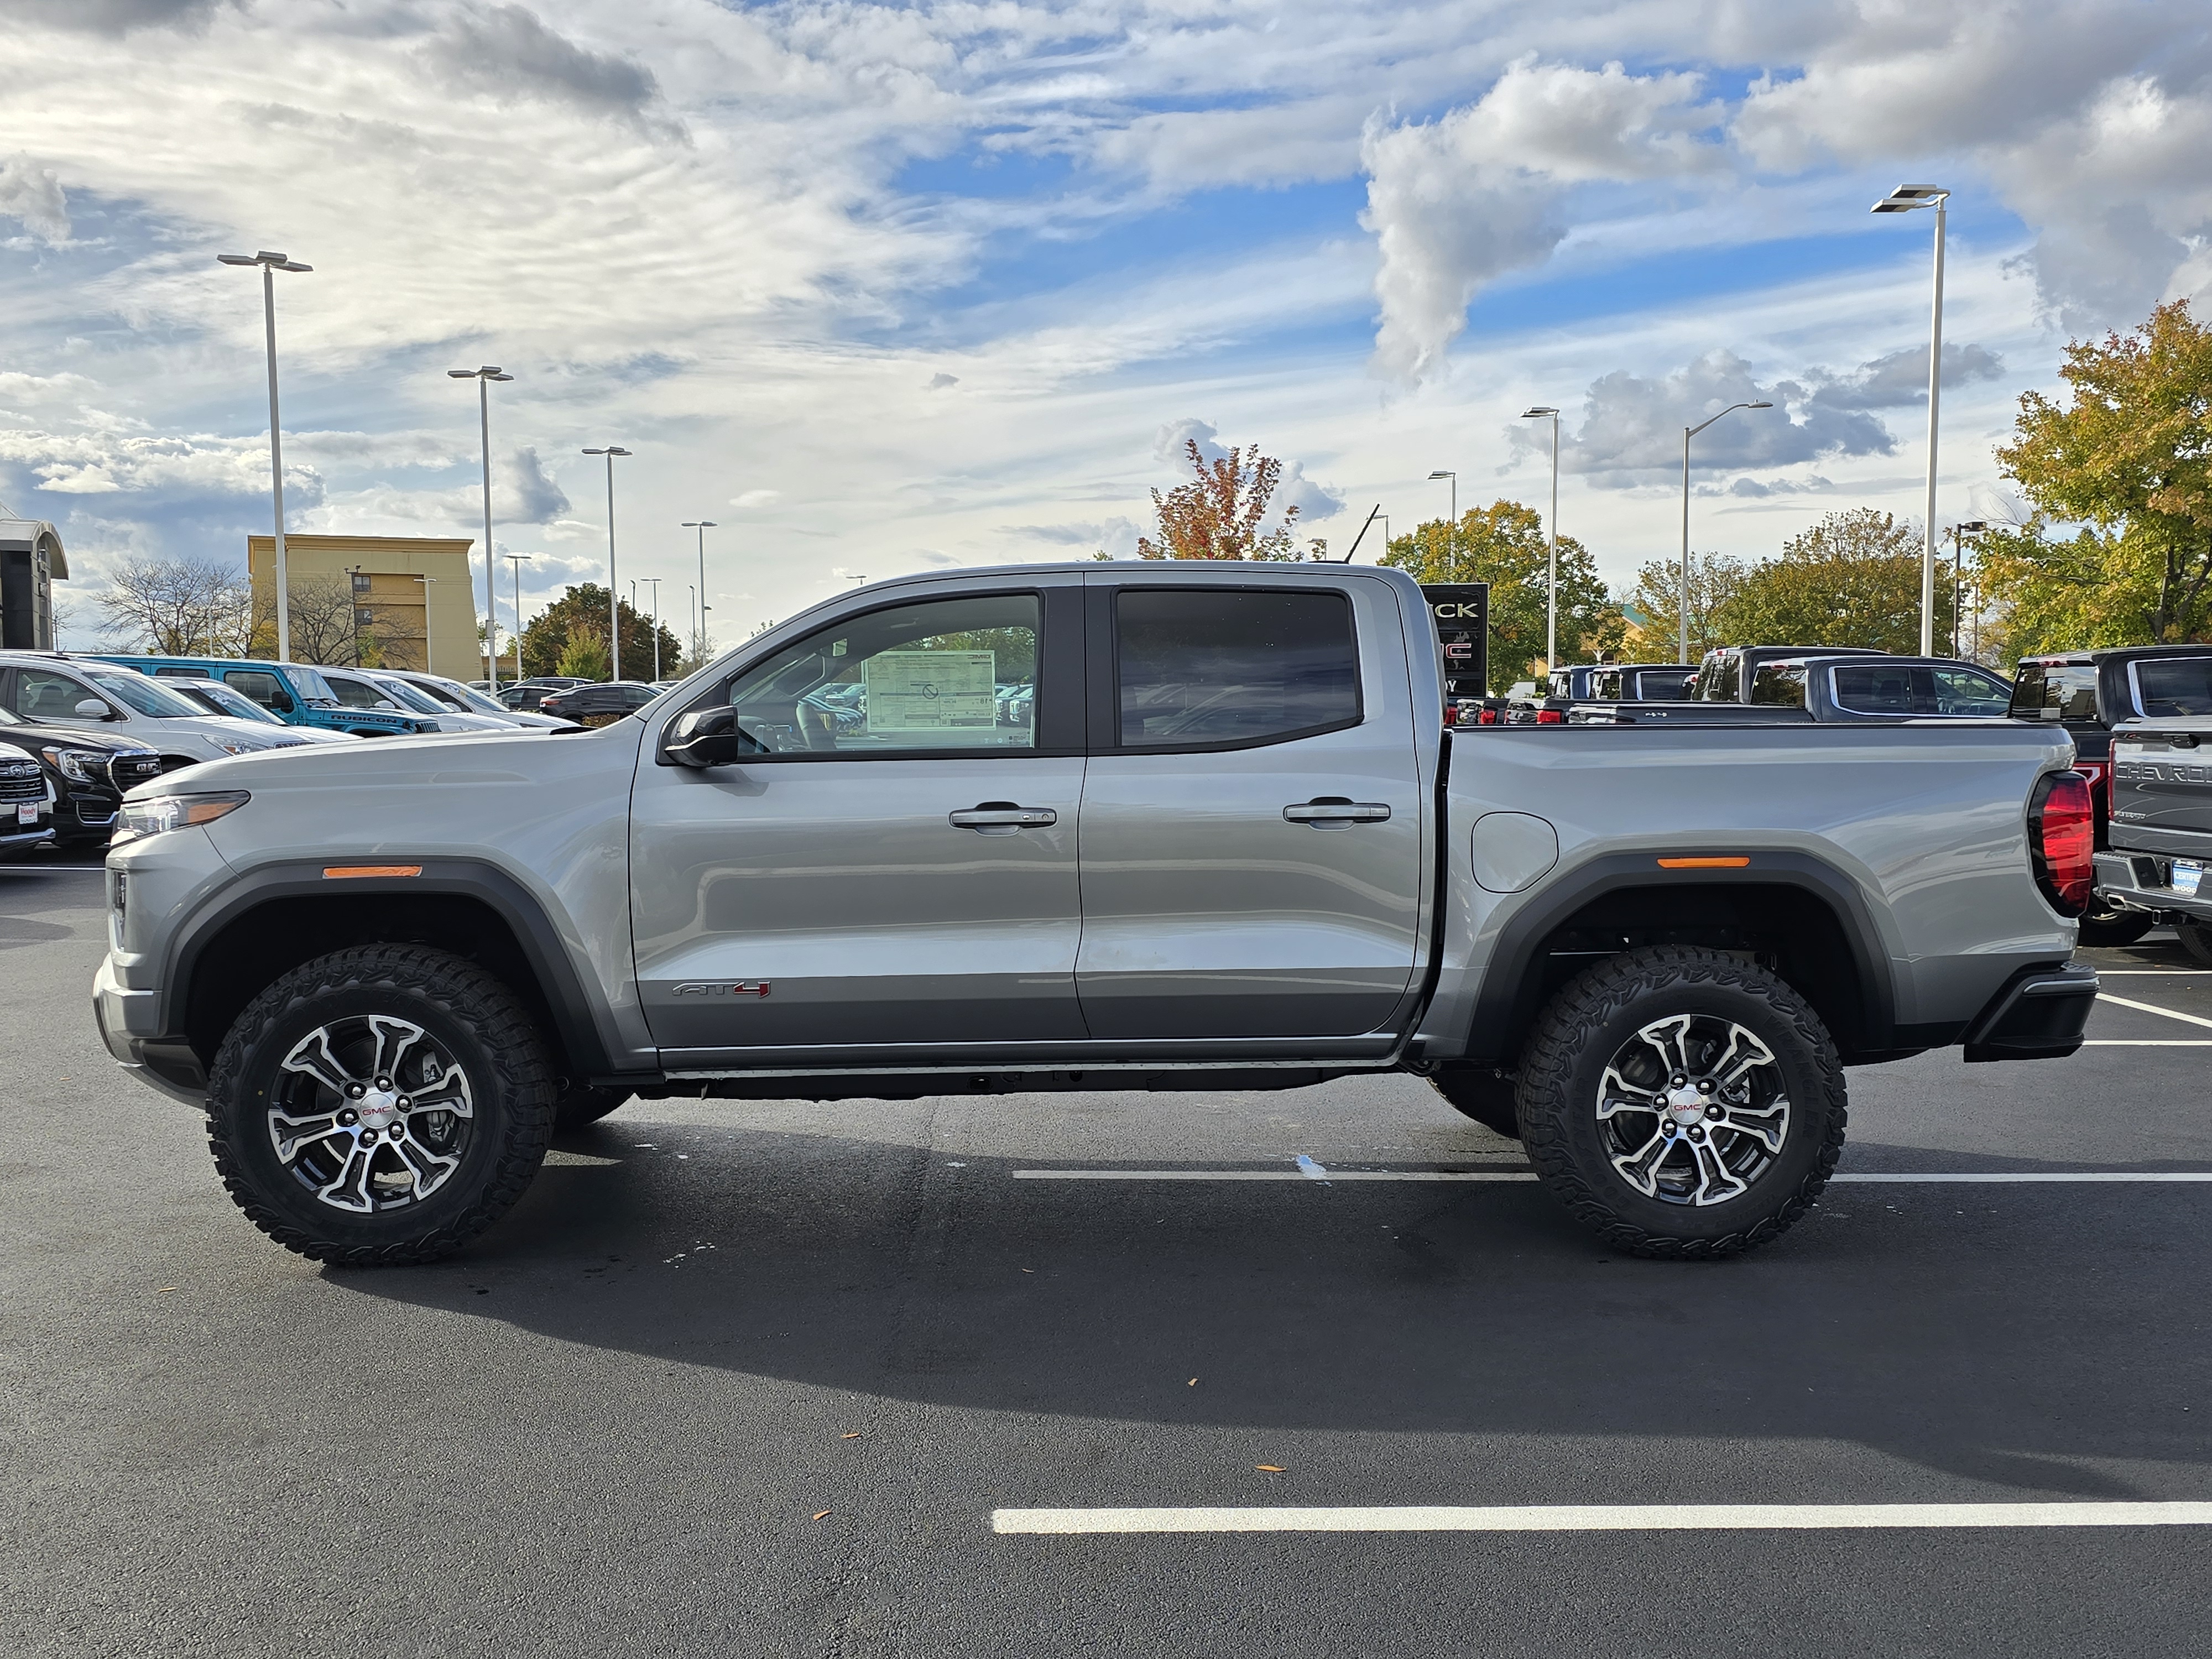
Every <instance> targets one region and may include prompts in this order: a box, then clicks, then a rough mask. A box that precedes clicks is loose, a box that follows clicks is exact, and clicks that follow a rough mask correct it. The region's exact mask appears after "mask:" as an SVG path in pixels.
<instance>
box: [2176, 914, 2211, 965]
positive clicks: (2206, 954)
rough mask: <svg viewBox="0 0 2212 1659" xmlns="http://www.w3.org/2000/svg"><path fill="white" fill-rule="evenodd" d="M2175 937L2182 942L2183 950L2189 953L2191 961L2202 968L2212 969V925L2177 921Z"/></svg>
mask: <svg viewBox="0 0 2212 1659" xmlns="http://www.w3.org/2000/svg"><path fill="white" fill-rule="evenodd" d="M2173 936H2174V938H2176V939H2179V940H2180V941H2181V948H2182V949H2183V950H2185V951H2188V952H2189V959H2190V960H2191V962H2194V963H2197V965H2198V966H2199V967H2201V968H2212V924H2207V923H2204V922H2201V921H2177V922H2175V923H2174V924H2173Z"/></svg>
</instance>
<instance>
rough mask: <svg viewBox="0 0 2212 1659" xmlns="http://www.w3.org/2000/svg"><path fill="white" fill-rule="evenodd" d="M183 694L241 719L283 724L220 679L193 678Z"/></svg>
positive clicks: (270, 724)
mask: <svg viewBox="0 0 2212 1659" xmlns="http://www.w3.org/2000/svg"><path fill="white" fill-rule="evenodd" d="M184 695H185V696H188V697H191V698H194V699H196V700H197V701H198V702H204V703H206V704H207V705H208V706H209V708H210V709H212V710H213V711H214V712H215V713H216V714H233V715H235V716H237V718H239V719H240V720H258V721H259V722H260V723H261V724H262V725H264V726H282V725H283V724H284V722H283V721H282V720H278V719H277V718H276V716H275V715H274V714H270V712H269V711H268V710H267V709H265V708H263V707H262V706H261V705H260V704H259V703H258V702H254V701H253V699H252V698H251V697H241V696H239V694H238V693H237V692H235V691H234V690H231V689H230V688H229V687H228V686H227V685H225V684H223V683H222V681H221V680H194V681H193V682H192V683H191V684H190V685H189V686H187V687H186V688H185V691H184Z"/></svg>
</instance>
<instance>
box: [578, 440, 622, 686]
mask: <svg viewBox="0 0 2212 1659" xmlns="http://www.w3.org/2000/svg"><path fill="white" fill-rule="evenodd" d="M584 453H586V455H604V456H605V457H606V458H607V663H608V671H607V678H608V679H609V681H614V680H618V679H620V678H622V589H621V588H619V587H617V586H615V457H616V456H617V455H627V454H629V451H628V450H627V449H624V448H623V447H621V446H620V445H619V444H609V445H608V446H607V447H605V449H587V450H586V451H585V452H584Z"/></svg>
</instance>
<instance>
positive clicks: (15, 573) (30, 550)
mask: <svg viewBox="0 0 2212 1659" xmlns="http://www.w3.org/2000/svg"><path fill="white" fill-rule="evenodd" d="M66 580H69V560H68V559H67V558H65V557H64V556H63V554H62V538H60V537H59V536H58V535H56V534H55V533H54V527H53V526H52V525H50V524H48V523H46V521H45V520H42V519H19V518H17V517H15V514H14V513H10V512H9V511H8V509H7V508H6V507H0V649H5V650H9V651H51V650H52V649H53V648H54V584H55V583H56V582H58V581H66Z"/></svg>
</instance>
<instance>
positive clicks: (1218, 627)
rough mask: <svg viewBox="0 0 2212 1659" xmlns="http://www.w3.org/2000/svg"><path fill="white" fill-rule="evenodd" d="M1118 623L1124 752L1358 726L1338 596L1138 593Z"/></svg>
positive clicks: (1348, 616)
mask: <svg viewBox="0 0 2212 1659" xmlns="http://www.w3.org/2000/svg"><path fill="white" fill-rule="evenodd" d="M1115 643H1116V647H1117V648H1116V656H1115V661H1116V665H1117V669H1116V672H1117V677H1118V679H1119V688H1118V690H1119V696H1120V712H1121V742H1122V744H1124V746H1126V747H1129V748H1169V747H1185V746H1206V745H1212V744H1244V743H1266V742H1273V741H1279V740H1281V739H1284V738H1294V737H1300V736H1305V735H1309V734H1311V733H1315V732H1327V731H1333V730H1335V729H1337V728H1339V727H1341V726H1354V725H1357V724H1358V720H1359V658H1358V649H1357V647H1355V645H1354V643H1353V639H1352V605H1351V603H1350V601H1349V600H1347V599H1346V597H1345V596H1344V595H1343V594H1341V593H1328V592H1251V591H1240V590H1234V589H1216V588H1177V589H1174V590H1161V591H1153V592H1146V591H1144V590H1141V589H1138V590H1131V591H1124V592H1122V593H1121V594H1120V595H1119V596H1118V597H1117V599H1116V600H1115Z"/></svg>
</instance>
